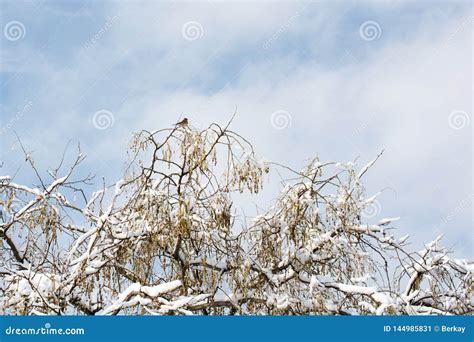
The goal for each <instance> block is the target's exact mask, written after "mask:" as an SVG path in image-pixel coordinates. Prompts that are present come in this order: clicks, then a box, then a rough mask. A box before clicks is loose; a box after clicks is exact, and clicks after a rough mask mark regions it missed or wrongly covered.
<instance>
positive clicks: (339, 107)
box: [0, 0, 474, 256]
mask: <svg viewBox="0 0 474 342" xmlns="http://www.w3.org/2000/svg"><path fill="white" fill-rule="evenodd" d="M0 6H1V16H2V17H1V23H2V35H1V37H0V44H1V45H0V70H1V76H0V81H1V83H0V86H1V101H0V110H1V126H0V146H1V160H2V161H3V165H2V168H0V173H1V174H2V175H7V174H8V175H13V174H15V175H16V178H17V181H24V182H27V183H31V182H33V177H32V174H31V172H30V171H28V168H27V167H26V165H25V160H24V157H23V156H22V155H21V154H20V153H19V151H18V148H19V146H18V143H17V142H16V137H15V133H16V134H18V136H19V137H20V138H21V140H22V142H23V143H24V145H25V147H26V149H27V150H29V151H32V152H33V157H34V159H35V160H36V162H37V164H38V165H39V166H40V167H43V168H47V167H48V166H53V165H55V164H56V163H57V162H58V160H59V158H60V157H61V154H62V152H63V150H64V147H65V146H66V145H67V143H68V142H77V141H80V142H81V146H82V149H83V151H84V153H85V154H87V156H88V158H87V161H86V162H85V164H84V165H83V169H84V170H85V171H89V170H90V171H92V172H94V173H96V174H97V175H99V176H102V175H103V176H105V177H107V179H109V180H110V182H112V181H113V180H114V179H118V178H119V177H120V174H121V172H122V167H123V163H124V162H125V161H126V154H125V151H126V147H127V145H128V143H129V141H130V137H131V133H132V132H134V131H138V130H140V129H143V128H146V129H150V130H151V129H156V128H163V127H168V126H170V125H172V124H173V123H174V122H176V120H178V118H180V117H182V116H187V117H189V119H190V122H191V123H192V124H193V125H194V126H197V127H202V128H204V127H206V126H207V125H208V124H209V123H211V122H219V123H225V122H226V121H227V120H228V119H229V118H230V117H231V115H232V113H233V112H234V110H235V108H237V111H238V114H237V117H236V119H235V121H234V123H233V128H234V130H236V131H238V132H241V133H242V135H244V136H245V137H247V138H248V139H249V140H250V141H252V142H253V143H254V146H255V148H256V150H257V152H258V154H259V155H260V156H261V157H263V158H265V159H268V160H271V161H277V162H280V163H284V164H288V165H290V166H292V167H294V168H301V167H302V166H303V164H304V161H305V158H308V157H311V156H316V155H318V156H320V157H321V159H322V160H323V161H342V162H346V161H352V160H354V159H356V158H357V157H359V159H358V163H359V165H360V166H363V165H364V164H365V163H366V162H368V161H370V160H371V159H373V158H374V157H375V156H376V155H377V154H378V153H379V152H380V151H381V150H385V154H384V155H383V157H382V158H381V159H380V160H379V162H378V163H377V164H376V166H375V167H374V168H373V169H372V170H371V172H370V173H369V174H368V175H367V178H366V182H367V188H368V192H369V194H370V193H375V192H377V191H379V190H382V189H384V190H383V194H382V195H381V196H380V197H379V202H378V204H377V207H376V208H375V210H376V213H377V215H378V216H377V217H374V218H373V219H375V220H376V219H377V218H381V217H386V216H389V217H393V216H401V220H400V221H399V222H398V224H397V227H398V229H399V233H398V234H400V235H405V234H411V235H412V236H413V243H414V245H415V246H421V242H422V241H426V240H428V239H431V238H434V237H436V236H437V235H438V234H439V233H441V232H446V239H445V242H446V244H447V245H448V246H451V247H453V249H455V250H456V251H457V253H456V254H457V255H459V256H472V255H473V254H474V253H473V252H471V251H470V250H471V248H472V245H473V216H472V212H473V187H472V147H473V142H472V127H473V123H472V94H473V89H472V77H473V70H472V60H473V56H472V46H473V29H472V25H473V11H472V5H470V3H469V2H456V1H454V2H450V3H448V2H436V1H432V2H426V1H419V2H415V1H406V2H402V1H395V0H393V1H390V0H387V1H379V2H370V3H365V4H364V3H362V2H357V3H355V2H346V1H337V2H334V1H332V2H329V1H328V2H324V1H319V2H302V3H294V2H291V3H290V2H272V3H269V2H255V3H250V2H240V3H218V2H215V1H211V0H210V1H204V2H201V3H183V2H177V1H173V2H157V1H142V2H139V1H134V2H131V1H113V2H112V1H111V2H100V3H99V2H97V1H69V2H65V1H62V2H59V1H38V2H27V1H2V2H1V5H0ZM275 191H276V189H275ZM270 192H271V191H270ZM273 193H274V194H275V192H273ZM270 197H271V196H270ZM270 197H269V198H270Z"/></svg>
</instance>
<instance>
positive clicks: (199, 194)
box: [0, 124, 474, 315]
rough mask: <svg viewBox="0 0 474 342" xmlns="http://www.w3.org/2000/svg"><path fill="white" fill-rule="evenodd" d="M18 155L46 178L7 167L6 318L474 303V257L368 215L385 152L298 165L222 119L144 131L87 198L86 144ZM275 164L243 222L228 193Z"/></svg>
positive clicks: (258, 183)
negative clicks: (375, 170)
mask: <svg viewBox="0 0 474 342" xmlns="http://www.w3.org/2000/svg"><path fill="white" fill-rule="evenodd" d="M25 156H26V159H27V162H28V163H29V164H30V166H31V168H32V170H33V172H34V173H35V175H36V176H37V177H38V181H39V185H38V186H25V185H20V184H17V183H16V182H15V181H14V179H12V178H11V177H8V176H3V177H0V191H1V196H0V205H1V213H2V217H1V221H2V222H1V223H0V235H1V239H2V245H1V255H2V258H1V259H0V273H1V280H0V288H1V290H0V313H3V314H58V315H61V314H87V315H95V314H104V315H115V314H157V315H161V314H185V315H191V314H200V315H226V314H230V315H233V314H239V315H275V314H284V315H293V314H295V315H300V314H304V315H309V314H321V315H324V314H343V315H352V314H367V315H372V314H409V315H415V314H439V315H447V314H472V313H473V301H472V295H473V290H474V287H473V272H474V266H473V263H472V262H469V261H466V260H462V259H455V258H452V257H451V256H450V253H449V251H448V250H447V249H445V248H443V247H442V246H441V245H440V243H439V241H440V237H439V238H437V239H435V240H434V241H433V242H431V243H428V244H426V245H425V248H424V249H423V250H422V251H419V252H411V251H409V250H408V249H407V245H406V237H403V238H401V239H400V238H399V239H397V238H396V237H394V236H393V235H392V234H391V233H390V232H391V228H393V227H392V223H393V222H394V221H395V220H396V218H388V219H382V220H380V221H379V222H378V223H377V224H368V223H367V222H363V220H364V218H363V215H362V212H363V211H364V209H366V207H367V206H370V205H371V204H372V202H373V201H374V200H375V196H374V197H371V198H367V197H366V196H365V190H364V187H363V184H362V178H363V176H364V175H365V173H366V172H367V171H368V170H369V169H370V168H371V167H372V166H373V164H374V163H375V162H376V160H377V158H378V157H377V158H376V159H375V160H374V161H372V162H371V163H369V164H368V165H367V166H365V167H364V168H362V169H361V170H359V171H358V170H357V168H356V165H355V164H353V163H347V164H336V163H326V164H323V163H321V162H320V161H319V160H318V159H317V158H316V159H314V160H311V161H310V162H309V163H308V165H307V166H306V167H305V168H304V169H303V170H301V171H296V170H292V169H290V168H288V167H285V166H281V165H278V164H272V163H266V162H264V161H261V160H259V159H258V158H257V157H256V155H255V153H254V151H253V148H252V145H251V144H250V143H249V142H248V141H247V140H245V139H244V138H243V137H241V136H240V135H239V134H237V133H236V132H234V131H232V130H231V129H230V128H229V125H227V126H225V127H222V126H219V125H217V124H212V125H211V126H209V127H208V128H207V129H204V130H198V129H196V128H193V127H191V126H189V125H179V126H175V127H173V128H168V129H163V130H159V131H155V132H148V131H142V132H140V133H139V134H137V135H135V137H134V139H133V141H132V143H131V147H130V164H129V166H128V168H127V170H126V172H125V174H124V177H123V179H121V180H120V181H118V182H116V183H115V184H113V185H112V186H106V185H105V183H104V185H102V187H101V189H100V190H99V191H96V192H94V193H93V194H92V195H91V196H90V197H88V196H87V195H86V191H85V190H84V189H85V187H86V186H90V185H91V184H93V183H92V181H93V178H92V177H90V176H87V177H85V178H82V179H76V178H75V171H76V169H77V168H78V166H79V165H80V163H81V162H82V161H83V160H84V155H83V154H82V153H81V152H80V150H78V154H77V157H76V158H75V160H74V161H73V163H72V165H71V167H70V168H69V169H68V170H66V171H64V168H65V167H64V163H65V162H64V157H63V160H62V161H61V163H60V165H59V167H58V168H56V169H53V170H50V171H49V176H50V177H51V179H50V180H49V181H48V180H46V179H43V178H42V177H41V176H40V173H39V172H38V170H37V168H36V167H35V164H34V162H33V159H32V158H31V156H29V155H28V154H27V153H26V151H25ZM270 166H271V167H272V169H275V170H280V171H281V172H285V173H286V174H288V177H286V178H285V179H283V180H282V190H281V192H280V194H279V195H278V198H277V199H276V200H275V202H274V203H272V205H271V206H270V207H269V209H268V210H266V211H265V212H263V213H261V214H260V215H257V216H256V217H254V218H253V219H252V220H247V219H246V218H245V217H242V216H241V215H238V214H237V213H238V210H237V208H235V205H236V203H235V201H234V199H233V198H234V197H235V196H234V195H235V194H238V193H242V192H246V193H250V194H252V196H255V195H256V194H258V193H259V192H260V191H261V190H262V184H263V179H264V178H265V174H266V173H268V172H269V170H270ZM77 197H79V199H77ZM82 202H83V203H82ZM79 203H82V204H79Z"/></svg>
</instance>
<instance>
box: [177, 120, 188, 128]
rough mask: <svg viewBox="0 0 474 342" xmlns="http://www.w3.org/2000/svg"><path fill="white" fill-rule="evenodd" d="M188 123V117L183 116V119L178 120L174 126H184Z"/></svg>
mask: <svg viewBox="0 0 474 342" xmlns="http://www.w3.org/2000/svg"><path fill="white" fill-rule="evenodd" d="M187 125H188V118H184V119H183V120H181V121H180V122H178V123H177V124H176V125H175V126H179V127H185V126H187Z"/></svg>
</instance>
